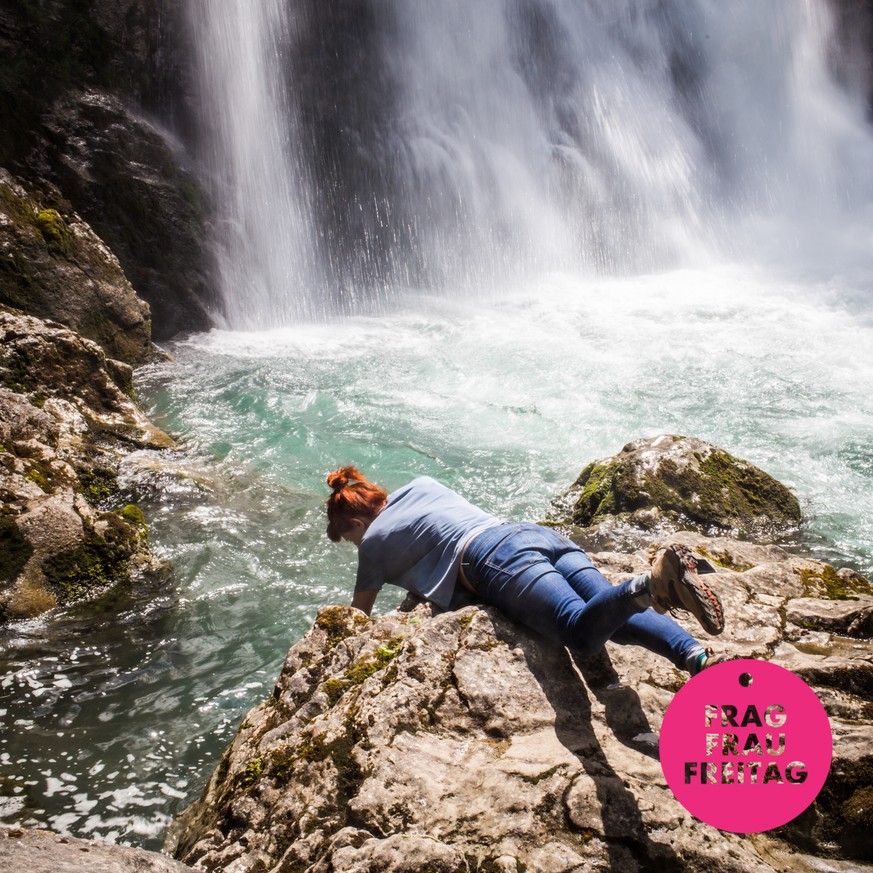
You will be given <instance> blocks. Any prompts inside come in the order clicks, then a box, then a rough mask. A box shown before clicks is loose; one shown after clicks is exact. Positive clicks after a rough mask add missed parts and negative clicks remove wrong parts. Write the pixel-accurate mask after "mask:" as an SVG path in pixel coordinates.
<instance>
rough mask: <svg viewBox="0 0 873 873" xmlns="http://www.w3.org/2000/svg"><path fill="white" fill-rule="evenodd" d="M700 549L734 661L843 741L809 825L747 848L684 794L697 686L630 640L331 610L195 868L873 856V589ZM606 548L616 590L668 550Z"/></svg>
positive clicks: (606, 566) (510, 867) (478, 614)
mask: <svg viewBox="0 0 873 873" xmlns="http://www.w3.org/2000/svg"><path fill="white" fill-rule="evenodd" d="M681 540H682V541H683V542H685V543H686V544H687V545H689V546H690V547H692V548H693V549H694V550H695V551H697V552H698V553H702V554H705V555H706V556H708V557H709V559H710V560H711V562H712V563H713V564H714V565H716V566H717V569H718V572H717V573H716V574H714V576H711V577H710V578H711V579H714V582H713V584H714V586H715V587H716V588H717V589H718V590H719V592H720V593H721V596H722V598H723V600H724V602H725V606H726V612H727V614H728V616H729V617H730V621H729V623H728V627H727V630H726V631H725V633H724V635H723V636H722V637H720V638H719V640H718V642H717V643H716V646H717V648H718V650H725V651H729V652H735V653H737V654H739V655H742V656H747V657H757V658H766V659H772V660H774V661H775V662H777V663H780V664H782V665H784V666H786V667H788V668H790V669H792V670H793V671H794V672H796V673H797V674H798V675H800V676H802V677H803V678H804V679H806V680H807V681H808V682H810V683H811V684H812V685H813V687H814V688H815V690H816V692H817V693H818V694H819V696H820V698H821V699H822V701H823V702H824V704H825V706H826V708H827V710H828V713H829V715H830V718H831V723H832V726H833V729H834V734H835V736H837V737H839V742H838V743H837V744H836V749H835V761H834V767H833V772H832V776H831V778H830V779H829V781H828V783H827V785H826V787H825V790H824V791H823V792H822V795H821V796H820V798H819V801H818V802H817V804H816V805H815V806H814V807H812V808H811V809H810V810H809V811H808V812H807V813H805V814H804V816H801V817H800V819H798V820H796V821H795V822H793V823H792V824H791V825H789V826H786V827H785V828H783V829H782V830H780V831H778V832H774V833H771V834H769V835H758V836H755V837H753V838H745V837H742V836H738V835H734V834H728V833H722V832H719V831H717V830H715V829H713V828H711V827H709V826H708V825H704V824H702V823H700V822H698V821H696V820H695V819H693V818H692V817H691V816H690V815H689V814H688V813H686V812H685V810H684V809H683V808H682V807H681V806H680V805H679V804H678V802H677V801H676V800H675V799H674V797H673V795H672V793H671V792H670V791H669V789H668V788H667V785H666V783H665V781H664V779H663V776H662V773H661V769H660V765H659V763H658V760H657V752H656V750H657V732H658V730H659V728H660V725H661V721H662V718H663V714H664V712H665V710H666V707H667V705H668V704H669V703H670V701H671V699H672V697H673V695H674V693H675V691H676V690H677V689H678V688H679V687H680V686H681V685H682V683H683V682H684V681H685V679H686V678H687V677H686V674H684V673H682V672H680V671H679V670H677V669H676V668H675V667H673V665H672V664H670V663H669V662H667V661H665V660H663V659H661V658H658V657H657V656H655V655H652V654H649V653H646V652H643V651H642V650H640V649H638V648H634V647H622V646H618V645H614V644H612V643H610V644H608V646H607V648H606V650H605V652H604V653H603V654H602V655H601V656H598V657H596V658H593V659H586V660H576V659H574V658H572V657H571V656H570V655H569V654H568V652H567V651H566V650H564V649H561V648H559V647H557V646H554V645H551V644H548V643H546V642H545V641H543V640H542V639H539V638H537V637H535V636H534V635H533V634H531V633H529V632H527V631H526V630H524V629H523V628H521V627H519V626H517V625H515V624H512V623H510V622H508V621H507V620H506V619H505V618H503V617H502V615H501V614H500V613H499V612H498V611H497V610H494V609H491V608H479V607H476V606H470V607H467V608H465V609H462V610H459V611H455V612H447V613H443V614H433V612H432V610H431V608H430V607H428V606H418V607H416V608H415V609H414V610H413V611H411V612H395V613H392V614H389V615H386V616H384V617H381V618H377V619H374V620H370V619H367V618H366V617H365V616H364V615H363V613H360V612H358V611H356V610H353V609H351V608H350V607H330V608H327V609H324V610H322V611H321V612H320V613H319V615H318V617H317V619H316V621H315V624H314V626H313V627H312V629H311V630H310V632H309V633H308V634H307V635H306V636H305V637H304V638H303V639H302V640H301V641H300V642H299V643H297V644H296V645H295V646H294V647H293V648H292V649H291V651H290V652H289V654H288V657H287V659H286V661H285V664H284V667H283V669H282V673H281V675H280V677H279V680H278V683H277V685H276V689H275V691H274V694H273V696H271V697H270V698H269V699H268V700H267V701H266V702H264V703H263V704H261V705H260V706H258V707H256V708H255V709H254V710H252V711H251V712H250V713H249V714H248V715H247V717H246V718H245V720H244V721H243V723H242V725H241V727H240V729H239V732H238V733H237V736H236V738H235V739H234V741H233V743H232V745H231V746H230V747H229V748H228V749H227V751H226V752H225V754H224V756H223V758H222V760H221V762H220V764H219V766H218V769H217V770H216V771H215V773H214V774H213V776H212V778H211V780H210V782H209V785H208V787H207V789H206V791H205V793H204V795H203V797H202V799H201V800H200V801H199V802H197V803H195V804H194V805H193V806H192V807H191V808H189V810H187V811H186V813H184V814H183V816H182V817H181V818H180V819H179V820H178V821H177V822H176V824H175V826H174V828H173V836H172V839H171V842H172V843H173V844H174V845H175V853H176V856H177V857H179V858H180V859H181V860H183V861H185V862H186V863H188V864H191V865H192V866H193V867H194V868H195V869H200V870H209V871H227V873H255V871H273V873H285V871H301V873H302V871H307V873H340V871H348V873H351V871H355V873H358V871H372V873H376V871H379V873H401V871H403V873H413V871H415V873H420V871H423V870H431V871H445V873H449V871H462V870H467V871H474V870H489V871H512V873H515V871H518V870H528V871H537V873H565V871H566V873H569V871H579V870H606V869H609V870H616V871H629V873H633V871H640V870H645V869H649V870H680V869H681V870H704V869H705V870H708V871H736V873H740V871H743V873H746V871H749V870H755V871H772V870H775V869H779V870H783V869H789V867H787V866H785V863H786V862H783V861H782V860H777V859H782V858H785V857H789V856H790V862H788V863H790V869H791V870H792V871H812V870H820V869H822V868H821V866H820V861H819V860H818V859H816V858H810V857H807V856H805V855H803V854H802V853H799V852H798V851H797V847H798V846H800V847H803V851H811V852H817V853H820V854H828V855H833V854H835V853H839V852H840V851H842V852H843V853H845V854H846V855H848V856H849V857H855V858H862V859H867V860H871V854H870V848H869V844H868V841H866V840H865V835H866V833H867V830H866V828H867V824H866V823H865V822H866V819H865V817H864V816H865V815H866V813H864V812H863V810H865V809H866V808H867V807H865V806H864V803H865V798H867V797H868V795H869V793H870V792H871V791H873V776H871V774H873V769H871V763H873V759H871V757H870V749H871V739H873V731H871V721H870V714H871V695H873V657H871V650H870V645H869V615H870V609H871V606H873V589H871V586H870V583H869V582H868V581H867V580H866V579H863V577H859V576H857V574H851V573H842V571H841V573H842V574H840V573H838V572H837V571H836V570H834V568H832V567H828V566H827V565H824V564H818V563H816V562H812V561H805V560H802V559H800V558H796V557H792V556H790V555H789V554H788V553H786V552H785V551H783V550H782V549H780V548H778V547H776V546H760V545H754V544H750V543H742V542H738V541H735V540H731V539H710V538H706V537H704V536H702V535H700V534H696V533H686V534H684V535H682V537H681ZM653 545H657V543H653ZM592 557H593V559H594V560H595V562H596V563H597V564H598V565H599V566H601V567H602V568H603V570H604V572H605V573H606V574H607V575H608V576H609V578H610V579H611V580H612V581H618V580H619V579H622V578H628V576H630V575H633V574H635V573H637V572H640V571H641V570H643V569H644V568H645V567H646V566H647V557H648V551H647V550H646V551H640V552H636V553H633V554H617V553H603V554H597V555H593V556H592ZM833 598H841V599H839V600H834V599H833ZM847 598H848V599H847ZM831 603H839V604H840V605H839V607H838V608H835V609H829V608H828V604H831ZM687 626H688V627H689V629H691V630H692V632H693V627H692V625H691V624H689V625H687ZM849 628H852V629H853V633H854V634H856V636H855V637H853V638H848V637H844V636H842V635H840V631H842V630H845V629H849ZM834 629H836V630H834ZM862 640H863V641H862ZM829 863H830V864H831V865H833V867H832V869H834V870H849V869H852V870H859V869H871V868H869V867H863V866H858V862H857V861H852V862H845V863H844V862H841V861H838V860H835V861H830V862H829Z"/></svg>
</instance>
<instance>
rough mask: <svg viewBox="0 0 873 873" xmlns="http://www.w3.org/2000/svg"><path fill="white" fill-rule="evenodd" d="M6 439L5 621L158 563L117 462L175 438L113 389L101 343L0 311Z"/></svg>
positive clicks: (0, 404)
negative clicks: (120, 479) (122, 483)
mask: <svg viewBox="0 0 873 873" xmlns="http://www.w3.org/2000/svg"><path fill="white" fill-rule="evenodd" d="M0 445H2V446H3V451H2V452H0V621H2V620H4V619H5V620H8V619H13V618H22V617H30V616H32V615H36V614H38V613H40V612H43V611H45V610H47V609H51V608H53V607H55V606H57V605H59V604H67V603H72V602H74V601H77V600H81V599H85V598H90V597H92V596H93V595H94V594H95V593H98V592H101V591H103V590H105V589H107V588H108V587H110V586H113V585H117V584H119V583H124V582H127V581H128V580H130V579H131V578H133V577H135V576H137V575H140V574H142V573H147V572H148V571H149V569H152V568H154V569H157V568H156V567H153V564H152V561H151V558H150V556H149V552H148V546H147V543H148V526H147V524H146V519H145V516H144V514H143V512H142V510H141V509H140V508H139V507H138V506H136V505H134V504H131V503H129V502H128V500H129V498H128V499H125V495H124V494H123V493H122V492H121V489H120V487H119V483H118V464H119V462H120V459H121V458H122V457H123V456H124V454H125V453H126V452H127V451H129V450H130V449H137V448H145V447H150V448H160V447H165V446H169V445H172V440H170V438H169V437H167V436H166V434H163V433H162V432H160V431H158V430H157V429H156V428H155V427H154V426H153V425H152V424H151V423H150V422H149V421H148V420H147V419H146V418H145V417H144V416H143V414H142V413H141V412H140V411H139V409H137V407H136V406H135V404H134V403H133V401H132V400H131V399H130V397H129V396H128V395H127V394H125V393H124V391H122V389H121V388H120V387H119V386H118V385H117V384H116V381H115V380H114V379H113V378H112V376H111V375H110V373H109V371H108V370H107V367H106V357H105V355H104V353H103V351H102V349H101V348H100V347H99V346H98V345H97V344H96V343H93V342H91V341H90V340H87V339H84V338H83V337H81V336H79V335H78V334H76V333H74V332H73V331H71V330H69V329H67V328H65V327H62V326H61V325H59V324H55V323H52V322H45V321H41V320H40V319H37V318H32V317H30V316H24V315H18V314H16V313H14V312H11V311H8V310H5V309H4V308H3V307H2V306H0Z"/></svg>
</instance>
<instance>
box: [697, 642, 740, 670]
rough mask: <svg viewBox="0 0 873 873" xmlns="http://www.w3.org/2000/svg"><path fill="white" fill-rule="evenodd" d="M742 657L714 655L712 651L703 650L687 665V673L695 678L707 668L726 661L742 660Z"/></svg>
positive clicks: (708, 649)
mask: <svg viewBox="0 0 873 873" xmlns="http://www.w3.org/2000/svg"><path fill="white" fill-rule="evenodd" d="M742 657H743V656H742V655H724V654H722V655H716V653H715V652H713V650H712V649H710V648H707V649H704V650H703V651H702V652H701V653H700V654H699V655H698V656H697V657H696V658H695V659H694V663H693V664H691V665H689V670H688V672H689V673H691V675H692V676H696V675H697V674H698V673H700V672H701V671H703V670H705V669H706V668H707V667H714V666H715V665H716V664H724V663H725V662H726V661H739V660H742Z"/></svg>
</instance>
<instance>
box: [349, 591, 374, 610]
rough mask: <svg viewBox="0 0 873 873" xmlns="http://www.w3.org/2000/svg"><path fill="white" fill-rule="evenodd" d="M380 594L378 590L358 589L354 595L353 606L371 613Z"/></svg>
mask: <svg viewBox="0 0 873 873" xmlns="http://www.w3.org/2000/svg"><path fill="white" fill-rule="evenodd" d="M378 594H379V592H378V591H358V592H356V593H355V596H354V597H352V606H353V607H354V608H355V609H360V610H361V612H364V613H366V614H367V615H369V614H370V611H371V610H372V609H373V604H374V603H375V602H376V597H377V596H378Z"/></svg>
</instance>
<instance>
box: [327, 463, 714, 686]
mask: <svg viewBox="0 0 873 873" xmlns="http://www.w3.org/2000/svg"><path fill="white" fill-rule="evenodd" d="M327 484H328V485H329V486H330V487H331V489H332V490H333V493H332V494H331V496H330V497H329V498H328V500H327V518H328V526H327V535H328V537H330V539H331V540H332V541H333V542H339V541H340V540H348V541H349V542H352V543H354V544H355V545H356V546H357V548H358V574H357V580H356V583H355V593H354V597H353V599H352V606H354V607H356V608H357V609H360V610H362V611H363V612H365V613H366V614H367V615H369V614H370V611H371V610H372V608H373V604H374V603H375V601H376V596H377V595H378V593H379V591H380V590H381V588H382V586H383V585H384V584H385V583H386V582H388V583H391V584H392V585H398V586H400V587H401V588H405V589H406V590H407V591H410V592H412V593H413V594H416V595H418V596H419V597H422V598H424V599H425V600H429V601H431V602H433V603H435V604H436V605H437V606H439V607H441V608H443V609H450V608H452V603H453V601H454V600H455V589H456V588H457V586H458V585H459V584H460V585H461V586H463V587H464V588H466V589H468V590H469V591H470V592H472V593H473V594H474V595H476V596H477V597H478V598H479V599H480V600H482V601H483V602H484V603H486V604H490V605H491V606H496V607H497V608H498V609H500V610H502V611H503V612H504V613H506V614H507V615H508V616H510V617H511V618H513V619H515V620H516V621H518V622H521V623H522V624H524V625H527V626H528V627H529V628H532V629H533V630H535V631H536V632H538V633H539V634H541V635H543V636H544V637H547V638H548V639H551V640H553V641H555V642H557V643H560V644H561V645H563V646H566V647H567V648H570V649H573V650H574V651H576V652H578V653H579V654H581V655H583V656H586V655H593V654H594V653H596V652H598V651H599V650H600V649H601V648H602V647H603V645H604V644H605V643H606V641H607V640H612V641H613V642H615V643H621V644H624V645H637V646H643V647H644V648H646V649H649V650H650V651H652V652H656V653H657V654H659V655H663V656H664V657H665V658H669V659H670V660H671V661H672V662H673V663H674V664H676V666H677V667H679V668H680V669H683V670H687V671H688V672H690V673H691V674H692V675H694V674H696V673H699V672H700V671H701V670H702V669H704V668H705V667H709V666H712V665H713V664H715V663H718V662H720V661H722V660H726V658H725V656H720V655H714V654H713V653H712V650H711V649H705V648H704V647H703V646H702V645H701V644H700V643H699V642H698V641H697V640H695V639H694V638H693V637H692V636H691V635H690V634H688V633H687V632H686V631H685V630H683V628H681V627H680V626H679V625H678V624H677V623H676V622H675V621H673V620H672V619H671V618H669V617H668V616H666V615H664V614H663V613H665V612H667V611H668V610H674V609H682V610H687V611H688V612H690V613H691V614H692V615H693V616H694V617H695V618H696V619H697V621H698V622H700V624H701V625H702V626H703V628H704V630H706V631H707V632H708V633H710V634H719V633H721V632H722V630H723V629H724V613H723V611H722V606H721V602H720V601H719V599H718V597H717V596H716V594H715V592H713V591H712V590H711V589H710V588H709V587H708V586H707V585H706V583H705V582H703V581H702V580H701V579H700V578H699V577H698V576H697V573H696V572H695V571H696V568H697V562H696V560H695V559H694V558H693V556H692V555H691V553H690V552H689V551H688V550H687V549H686V548H685V547H683V546H680V545H671V546H667V547H666V548H662V549H659V550H658V552H657V553H656V554H655V556H654V557H653V558H652V569H651V571H650V572H648V573H643V574H642V575H640V576H637V577H635V578H633V579H629V580H628V581H626V582H622V583H621V584H620V585H612V584H611V583H610V582H609V581H608V580H607V579H606V578H605V577H604V576H602V575H601V573H600V571H599V570H597V569H596V568H595V567H594V565H593V564H592V563H591V561H590V560H589V558H588V556H587V555H586V554H585V552H584V551H582V549H580V548H579V547H578V546H577V545H575V544H574V543H572V542H571V541H570V540H568V539H566V538H565V537H563V536H561V535H560V534H558V533H556V532H555V531H553V530H551V529H550V528H547V527H543V526H541V525H538V524H528V523H517V522H501V521H500V520H499V519H497V518H495V517H494V516H491V515H488V514H487V513H485V512H483V511H482V510H480V509H477V508H476V507H475V506H473V505H472V504H470V503H468V502H467V501H466V500H464V498H463V497H461V496H460V495H458V494H456V493H455V492H454V491H451V490H449V489H448V488H446V487H445V486H443V485H440V484H439V482H437V481H435V480H434V479H431V478H429V477H427V476H422V477H420V478H418V479H414V480H413V481H412V482H410V483H409V484H408V485H405V486H404V487H403V488H400V489H398V490H397V491H395V492H393V493H392V494H391V495H389V494H388V493H387V492H386V491H385V490H384V489H382V488H380V487H379V486H378V485H374V484H373V483H372V482H368V481H367V479H366V478H364V476H363V475H362V474H361V473H360V472H359V471H358V470H356V469H355V468H354V467H343V468H342V469H340V470H337V471H336V472H334V473H331V474H330V475H329V476H328V478H327ZM650 607H651V608H650Z"/></svg>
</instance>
